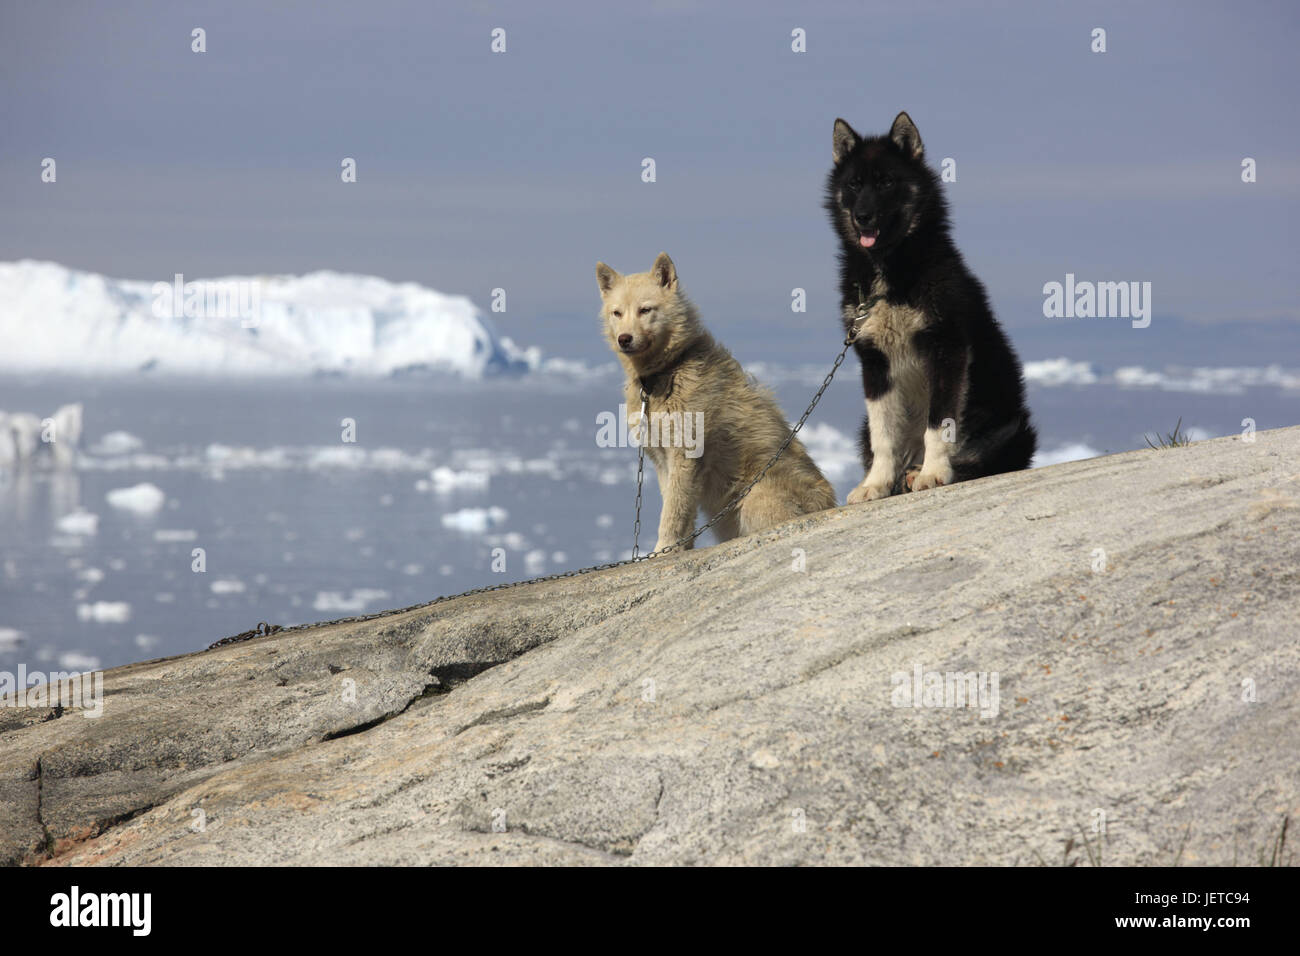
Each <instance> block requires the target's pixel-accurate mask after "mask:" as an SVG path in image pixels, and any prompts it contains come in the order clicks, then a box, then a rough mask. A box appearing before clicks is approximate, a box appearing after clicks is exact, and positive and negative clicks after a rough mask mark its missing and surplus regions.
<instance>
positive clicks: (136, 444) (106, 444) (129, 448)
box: [89, 431, 144, 455]
mask: <svg viewBox="0 0 1300 956" xmlns="http://www.w3.org/2000/svg"><path fill="white" fill-rule="evenodd" d="M143 447H144V442H143V441H141V440H140V439H139V438H137V437H136V436H134V435H132V434H131V433H130V432H124V431H113V432H109V433H108V434H106V435H103V436H101V437H100V439H99V441H97V442H95V444H93V445H91V446H90V449H89V451H90V453H91V454H92V455H129V454H131V453H132V452H137V451H139V450H140V449H141V448H143Z"/></svg>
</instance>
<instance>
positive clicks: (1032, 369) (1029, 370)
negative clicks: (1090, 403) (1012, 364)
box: [1025, 358, 1097, 386]
mask: <svg viewBox="0 0 1300 956" xmlns="http://www.w3.org/2000/svg"><path fill="white" fill-rule="evenodd" d="M1025 381H1027V382H1031V383H1033V384H1035V385H1048V386H1060V385H1092V384H1095V383H1096V381H1097V372H1096V370H1095V369H1094V368H1093V367H1092V364H1091V363H1089V362H1075V361H1072V360H1070V359H1068V358H1054V359H1043V360H1041V361H1038V362H1026V363H1025Z"/></svg>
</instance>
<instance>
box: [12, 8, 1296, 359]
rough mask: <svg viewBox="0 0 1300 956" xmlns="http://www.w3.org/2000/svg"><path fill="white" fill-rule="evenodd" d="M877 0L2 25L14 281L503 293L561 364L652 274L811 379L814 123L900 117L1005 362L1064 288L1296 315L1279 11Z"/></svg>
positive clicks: (1215, 312)
mask: <svg viewBox="0 0 1300 956" xmlns="http://www.w3.org/2000/svg"><path fill="white" fill-rule="evenodd" d="M886 6H887V5H885V4H875V3H865V2H861V0H859V2H851V3H825V4H816V3H813V4H809V3H789V4H779V3H769V2H750V3H743V4H741V3H737V4H717V3H710V4H703V3H699V4H697V3H693V2H680V3H642V4H626V5H624V4H617V5H615V4H610V3H546V4H542V3H531V2H529V3H512V4H487V3H483V4H450V3H446V4H443V3H409V4H401V3H390V2H381V0H366V2H364V3H352V2H349V3H340V2H327V0H302V2H279V3H251V2H231V0H221V2H213V3H203V2H199V3H185V4H177V3H172V2H161V0H159V2H135V3H131V2H113V3H100V2H96V3H90V2H87V3H73V2H59V3H47V2H15V0H0V131H2V132H0V224H2V228H0V259H17V258H39V259H51V260H55V261H58V262H61V263H64V264H67V265H70V266H74V267H78V268H84V269H90V270H94V271H97V272H103V273H107V274H110V275H113V276H118V277H125V278H140V279H146V278H147V279H159V278H167V277H170V276H171V275H172V274H173V273H175V272H183V273H185V274H186V275H187V276H188V277H192V278H198V277H202V276H212V275H227V274H235V273H265V272H305V271H309V270H313V269H320V268H329V269H337V270H344V271H353V272H362V273H370V274H376V275H381V276H384V277H386V278H390V279H394V280H414V281H418V282H421V283H424V284H426V285H429V286H432V287H434V288H437V289H439V290H441V291H445V292H454V293H464V294H468V295H470V296H471V297H472V298H473V299H474V300H475V301H476V302H478V303H479V305H480V306H481V307H484V308H486V307H487V305H488V304H489V294H490V290H491V289H492V288H494V287H498V286H500V287H503V288H505V289H506V290H507V295H508V304H509V310H508V312H507V313H506V314H505V315H500V316H494V317H493V318H494V319H495V321H496V323H497V325H498V327H499V328H501V329H502V330H503V331H505V332H506V333H507V334H510V335H512V336H514V337H515V338H516V339H517V340H518V341H520V342H521V343H523V344H537V345H541V346H542V347H543V349H544V350H546V351H547V352H550V353H552V354H555V353H559V354H569V355H572V354H582V353H583V352H585V351H588V348H589V349H590V351H591V352H593V353H594V354H600V349H601V348H602V346H600V344H599V343H598V341H597V340H596V339H595V336H596V331H595V328H596V327H595V319H594V315H595V311H596V308H597V294H596V286H595V278H594V274H593V266H594V264H595V262H596V260H597V259H603V260H605V261H607V262H609V263H610V264H611V265H613V266H615V267H616V268H618V269H620V270H623V271H639V270H642V269H646V268H648V267H649V265H650V263H651V261H652V260H653V258H654V256H655V254H656V253H658V252H659V251H660V250H661V249H662V250H666V251H668V252H669V253H670V254H671V255H672V256H673V257H674V259H675V260H676V262H677V265H678V269H679V272H680V274H681V276H682V280H683V283H684V284H685V286H686V287H687V288H688V290H689V291H690V292H691V293H692V295H693V297H694V298H695V299H696V301H697V302H698V304H699V305H700V306H701V309H702V312H703V315H704V317H705V319H706V322H708V323H709V324H710V325H711V326H713V327H714V328H715V330H717V331H718V332H719V333H720V334H721V336H722V337H723V339H724V340H725V341H726V342H727V343H728V344H729V345H730V346H731V347H732V349H733V351H734V352H736V353H737V354H738V355H739V356H740V357H742V358H750V357H775V356H776V355H788V356H792V357H798V358H801V359H809V360H817V359H819V358H820V357H822V356H823V354H824V353H826V354H827V355H829V353H830V352H833V350H834V347H835V344H836V337H837V335H838V332H837V331H836V330H837V319H836V303H835V301H834V296H835V293H834V269H835V263H834V253H835V245H834V241H833V238H832V236H831V233H830V228H829V226H828V225H827V223H826V221H825V216H824V214H823V212H822V210H821V208H820V202H821V191H822V184H823V180H824V177H825V174H826V170H827V166H828V164H829V161H830V142H831V125H832V121H833V120H834V119H835V117H836V116H843V117H845V118H846V119H848V120H849V121H850V122H851V123H852V124H853V125H854V126H855V127H856V128H857V129H858V130H859V131H863V132H880V131H883V130H885V129H886V128H887V127H888V125H889V123H890V121H891V120H892V119H893V116H894V114H895V113H896V112H897V111H898V110H899V109H904V108H905V109H907V110H908V111H909V112H910V113H911V115H912V117H913V119H914V120H915V121H916V123H917V125H918V127H919V129H920V131H921V135H922V137H923V138H924V140H925V144H926V149H927V154H928V156H929V157H930V158H931V160H932V161H936V162H937V161H938V160H940V159H942V158H943V157H952V158H953V159H955V160H956V164H957V182H955V183H952V184H950V185H949V186H948V187H947V188H948V190H949V192H950V198H951V205H952V209H953V214H954V221H955V224H956V237H957V241H958V243H959V245H960V246H961V248H962V250H963V252H964V253H965V255H966V258H967V260H968V262H969V263H970V264H971V265H972V267H973V268H974V269H975V271H976V273H977V274H978V275H979V276H980V277H981V278H982V279H983V280H984V281H985V283H986V284H987V285H988V287H989V290H990V293H991V295H992V298H993V301H994V304H995V307H996V309H997V311H998V313H999V315H1000V316H1001V318H1002V319H1003V321H1004V322H1005V323H1006V324H1007V325H1008V326H1010V327H1012V328H1014V329H1015V330H1016V332H1017V337H1018V338H1019V337H1020V334H1021V332H1024V333H1025V334H1026V335H1027V336H1028V337H1029V338H1030V339H1033V340H1034V341H1037V340H1038V339H1040V338H1041V336H1042V334H1043V333H1044V331H1045V330H1046V331H1047V332H1048V333H1052V332H1053V331H1054V329H1056V328H1059V326H1060V321H1061V320H1057V322H1056V325H1053V324H1052V320H1048V319H1045V318H1044V317H1043V315H1042V302H1043V295H1042V291H1041V290H1042V287H1043V284H1044V283H1045V282H1049V281H1053V280H1055V281H1060V280H1063V279H1064V276H1065V274H1066V273H1067V272H1072V273H1075V274H1076V275H1077V276H1078V277H1079V278H1081V279H1093V280H1098V281H1100V280H1138V281H1149V282H1151V283H1152V289H1153V291H1152V296H1153V301H1154V313H1155V314H1154V323H1153V327H1154V325H1157V324H1160V323H1165V324H1166V325H1165V327H1166V329H1169V328H1175V327H1177V326H1178V322H1177V320H1178V319H1180V318H1182V319H1189V320H1194V321H1197V322H1202V321H1223V320H1241V319H1260V318H1272V319H1277V318H1282V319H1288V320H1292V321H1294V320H1296V319H1297V318H1300V310H1297V308H1296V295H1295V286H1296V282H1295V278H1296V274H1297V268H1296V261H1297V251H1298V243H1297V241H1296V240H1297V230H1298V227H1297V225H1296V223H1297V220H1298V219H1300V160H1298V159H1297V155H1298V150H1297V147H1298V146H1300V128H1298V126H1297V122H1296V118H1297V107H1296V106H1295V98H1296V93H1297V89H1300V83H1297V79H1298V76H1297V74H1298V73H1300V70H1298V68H1297V66H1296V53H1295V51H1296V50H1297V49H1300V8H1298V7H1297V5H1296V4H1295V3H1294V2H1278V3H1254V2H1246V3H1216V4H1207V3H1194V2H1180V3H1146V2H1143V3H1132V2H1123V3H1105V4H1078V5H1076V4H1059V3H1041V2H1026V3H999V2H988V0H985V2H980V3H975V4H969V5H967V4H946V3H945V4H940V3H929V2H911V3H900V4H896V5H888V6H889V7H890V8H891V9H881V8H883V7H886ZM195 27H202V28H204V29H205V30H206V34H207V36H206V42H207V52H205V53H201V54H199V53H194V52H191V49H190V45H191V35H190V33H191V30H192V29H193V28H195ZM495 27H501V28H503V29H504V30H505V31H506V44H507V51H506V52H505V53H503V54H494V53H492V52H491V51H490V42H491V37H490V32H491V30H492V29H493V28H495ZM1095 27H1102V28H1104V29H1105V30H1106V31H1107V37H1106V40H1107V47H1108V50H1107V52H1105V53H1093V52H1091V50H1090V44H1091V36H1090V34H1091V31H1092V30H1093V28H1095ZM795 28H802V29H803V30H805V31H806V34H807V52H805V53H795V52H792V50H791V31H792V30H793V29H795ZM1248 156H1249V157H1253V158H1254V159H1255V160H1256V161H1257V163H1258V182H1256V183H1254V184H1245V183H1243V182H1242V181H1241V161H1242V159H1243V157H1248ZM44 157H53V158H54V159H55V160H56V162H57V164H58V165H57V171H58V181H57V183H55V184H53V185H50V184H45V183H42V182H41V180H40V164H41V160H42V159H43V158H44ZM344 157H354V158H355V159H356V161H357V164H358V182H357V183H355V184H344V183H343V182H341V180H340V162H341V160H342V159H343V158H344ZM644 157H652V158H653V159H654V160H655V162H656V165H657V182H655V183H652V184H648V183H643V182H642V181H641V161H642V159H643V158H644ZM796 286H799V287H803V288H805V289H807V292H808V313H807V314H806V315H795V314H793V313H791V311H790V290H791V289H792V288H794V287H796ZM1070 331H1071V333H1072V334H1073V336H1074V338H1075V339H1078V337H1079V336H1080V335H1082V336H1084V340H1085V341H1087V340H1091V339H1093V338H1095V340H1096V341H1097V342H1098V344H1099V345H1101V344H1107V345H1108V347H1109V348H1110V350H1111V351H1112V352H1113V351H1115V350H1116V349H1118V350H1120V351H1121V352H1123V353H1124V354H1128V352H1130V351H1131V352H1132V355H1133V358H1134V360H1135V361H1139V360H1142V359H1143V356H1142V354H1141V353H1142V352H1143V351H1144V350H1148V351H1149V350H1150V346H1151V343H1152V342H1153V341H1155V339H1154V338H1153V337H1147V338H1143V337H1142V335H1141V333H1140V332H1138V331H1136V330H1130V329H1129V328H1128V325H1127V323H1125V322H1122V321H1121V322H1111V323H1109V324H1107V323H1105V322H1104V321H1102V320H1095V324H1093V325H1091V326H1088V327H1087V328H1086V329H1084V330H1082V331H1081V330H1080V329H1079V328H1077V327H1076V328H1075V329H1073V330H1070ZM1265 351H1267V350H1265ZM1031 357H1032V356H1031ZM1146 358H1147V360H1148V361H1149V360H1150V359H1151V357H1150V356H1147V357H1146ZM1287 358H1290V359H1292V362H1291V364H1297V363H1296V362H1295V361H1294V359H1295V356H1277V355H1261V356H1260V364H1265V363H1266V362H1267V361H1285V360H1286V359H1287ZM1204 360H1205V362H1206V363H1207V364H1216V363H1215V356H1214V355H1212V354H1207V355H1206V356H1205V357H1204Z"/></svg>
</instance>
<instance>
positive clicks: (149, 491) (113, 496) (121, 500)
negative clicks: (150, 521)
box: [104, 481, 167, 515]
mask: <svg viewBox="0 0 1300 956" xmlns="http://www.w3.org/2000/svg"><path fill="white" fill-rule="evenodd" d="M104 497H105V499H107V501H108V503H109V504H110V505H112V506H113V507H114V508H120V509H121V510H123V511H130V512H133V513H135V514H138V515H152V514H157V513H158V512H159V511H161V510H162V506H163V503H164V502H165V501H166V500H167V496H166V495H165V494H163V492H162V489H160V488H159V487H158V486H157V485H151V484H149V482H147V481H146V482H141V483H140V484H138V485H132V486H131V487H130V488H114V489H113V490H112V491H110V492H109V493H108V494H106V495H105V496H104Z"/></svg>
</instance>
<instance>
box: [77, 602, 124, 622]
mask: <svg viewBox="0 0 1300 956" xmlns="http://www.w3.org/2000/svg"><path fill="white" fill-rule="evenodd" d="M130 619H131V605H130V604H128V603H127V602H125V601H96V602H95V603H94V604H78V605H77V620H78V621H94V622H95V623H96V624H123V623H125V622H127V621H129V620H130Z"/></svg>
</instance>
